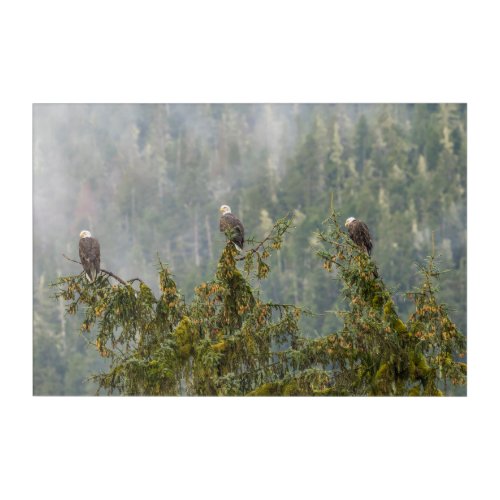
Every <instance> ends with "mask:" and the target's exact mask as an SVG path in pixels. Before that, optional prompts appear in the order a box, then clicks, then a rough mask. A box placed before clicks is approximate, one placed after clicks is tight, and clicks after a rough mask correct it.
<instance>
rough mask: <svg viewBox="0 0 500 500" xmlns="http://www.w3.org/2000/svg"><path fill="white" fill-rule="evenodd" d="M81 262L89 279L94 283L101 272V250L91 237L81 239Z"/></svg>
mask: <svg viewBox="0 0 500 500" xmlns="http://www.w3.org/2000/svg"><path fill="white" fill-rule="evenodd" d="M79 250H80V262H81V263H82V266H83V270H84V271H85V274H86V275H87V279H88V280H89V281H90V282H91V283H92V282H93V281H95V279H96V278H97V275H98V274H99V273H100V272H101V248H100V245H99V242H98V241H97V240H96V239H95V238H92V237H91V236H86V237H80V245H79Z"/></svg>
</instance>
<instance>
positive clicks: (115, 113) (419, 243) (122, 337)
mask: <svg viewBox="0 0 500 500" xmlns="http://www.w3.org/2000/svg"><path fill="white" fill-rule="evenodd" d="M33 125H34V127H33V128H34V137H33V147H34V155H33V156H34V167H33V172H34V273H33V288H34V304H33V308H34V324H33V367H34V371H33V373H34V380H33V393H34V394H35V395H80V394H95V393H96V391H98V392H99V393H101V394H148V395H149V394H154V395H167V394H168V395H174V394H197V395H215V394H218V395H243V394H256V395H260V394H262V395H264V394H267V395H312V394H315V395H389V394H391V395H407V394H412V395H437V394H445V395H464V394H465V393H466V389H465V388H466V378H465V377H466V375H465V372H466V364H465V363H466V349H465V336H466V333H467V331H466V264H467V245H466V241H467V239H466V238H467V237H466V229H467V228H466V210H467V205H466V195H467V192H466V188H467V185H466V163H467V107H466V105H462V104H113V105H111V104H110V105H104V104H99V105H97V104H94V105H92V104H86V105H83V104H67V105H66V104H58V105H50V104H43V105H41V104H40V105H34V108H33ZM222 204H228V205H230V206H231V208H232V210H233V213H235V214H236V215H237V216H238V217H239V218H240V219H241V221H242V222H243V223H244V225H245V231H246V234H247V239H248V243H247V248H249V249H251V248H257V250H256V251H255V252H253V251H250V252H249V253H248V254H247V256H246V257H245V258H243V259H241V260H240V257H239V255H238V254H237V253H235V252H234V251H233V247H232V246H231V244H227V241H226V235H224V234H223V233H220V232H219V211H218V209H219V207H220V206H221V205H222ZM350 216H354V217H356V218H359V219H361V220H363V221H365V222H366V223H367V225H368V227H369V228H370V231H371V234H372V238H373V242H374V248H373V253H372V259H367V258H366V255H365V254H363V253H362V252H359V251H358V249H356V248H355V246H353V245H352V243H351V242H350V241H349V239H348V238H346V233H345V229H344V228H343V222H344V221H345V219H346V218H347V217H350ZM82 229H89V230H90V231H91V232H92V234H93V236H95V237H97V238H98V239H99V241H100V244H101V264H102V267H103V268H104V269H107V270H110V271H112V272H113V273H114V274H116V275H117V276H120V277H121V278H123V279H124V280H132V279H134V280H135V279H136V278H137V281H134V282H133V284H131V285H129V286H126V285H121V284H120V283H119V282H116V281H113V280H112V279H108V278H107V277H105V276H101V278H99V280H98V281H97V282H96V283H95V284H88V283H86V282H85V280H84V278H83V277H82V276H81V275H80V273H81V266H79V264H77V263H75V262H71V260H70V259H73V260H78V235H79V233H80V231H81V230H82ZM266 238H268V239H267V240H266ZM264 241H265V243H263V244H262V245H260V243H261V242H264ZM259 245H260V246H259ZM373 266H376V269H377V273H374V272H373V271H374V267H373ZM165 304H168V308H166V309H165ZM108 312H109V314H108Z"/></svg>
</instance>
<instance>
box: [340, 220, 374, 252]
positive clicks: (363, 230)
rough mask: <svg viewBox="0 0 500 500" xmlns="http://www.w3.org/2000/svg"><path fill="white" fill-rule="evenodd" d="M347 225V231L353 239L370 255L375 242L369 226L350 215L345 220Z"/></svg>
mask: <svg viewBox="0 0 500 500" xmlns="http://www.w3.org/2000/svg"><path fill="white" fill-rule="evenodd" d="M345 227H346V228H347V232H348V233H349V236H350V237H351V240H352V241H354V243H356V245H358V247H360V248H361V249H362V250H364V251H365V252H366V253H367V254H368V255H371V253H372V248H373V243H372V238H371V236H370V231H368V226H367V225H366V224H365V223H364V222H362V221H360V220H357V219H355V218H354V217H349V218H348V219H347V220H346V221H345Z"/></svg>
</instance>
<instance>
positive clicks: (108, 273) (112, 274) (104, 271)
mask: <svg viewBox="0 0 500 500" xmlns="http://www.w3.org/2000/svg"><path fill="white" fill-rule="evenodd" d="M62 256H63V257H64V258H65V259H67V260H69V261H70V262H74V263H75V264H80V265H82V263H81V262H80V261H78V260H74V259H70V258H69V257H68V256H66V255H64V254H62ZM101 272H102V273H104V274H107V275H108V276H111V277H112V278H114V279H115V280H116V281H119V282H120V283H121V284H122V285H125V286H127V285H130V284H132V283H133V282H134V281H140V282H141V283H144V281H142V280H141V279H140V278H134V279H131V280H129V282H128V283H127V282H126V281H125V280H123V279H121V278H120V277H119V276H117V275H116V274H114V273H112V272H111V271H106V269H101Z"/></svg>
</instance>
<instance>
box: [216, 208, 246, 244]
mask: <svg viewBox="0 0 500 500" xmlns="http://www.w3.org/2000/svg"><path fill="white" fill-rule="evenodd" d="M219 229H220V230H221V232H222V233H225V232H226V231H228V230H229V231H230V233H231V238H230V239H231V241H232V242H233V243H234V244H235V246H236V247H237V248H238V249H239V250H243V244H244V243H245V229H244V228H243V224H242V223H241V221H240V220H239V219H238V217H235V216H234V215H233V214H232V213H230V212H228V213H225V214H223V215H222V216H221V218H220V222H219Z"/></svg>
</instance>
